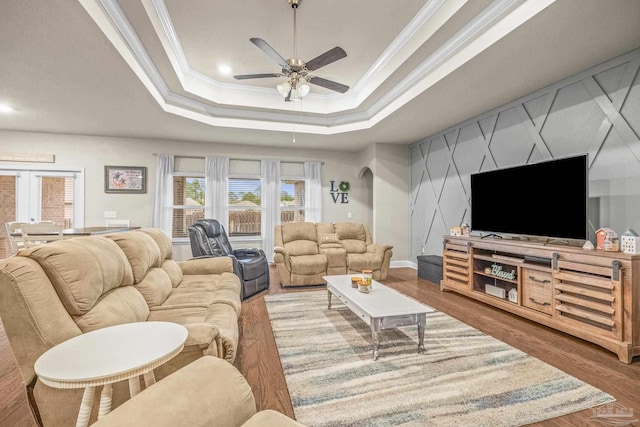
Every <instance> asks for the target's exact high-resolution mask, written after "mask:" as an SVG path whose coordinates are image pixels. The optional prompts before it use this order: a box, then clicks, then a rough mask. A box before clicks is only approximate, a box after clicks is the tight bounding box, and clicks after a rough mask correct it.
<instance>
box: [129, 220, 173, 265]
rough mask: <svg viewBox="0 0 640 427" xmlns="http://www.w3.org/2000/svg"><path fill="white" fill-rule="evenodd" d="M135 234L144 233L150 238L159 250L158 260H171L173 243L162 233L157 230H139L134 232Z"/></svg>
mask: <svg viewBox="0 0 640 427" xmlns="http://www.w3.org/2000/svg"><path fill="white" fill-rule="evenodd" d="M135 232H136V233H144V234H147V235H148V236H149V237H151V238H152V239H153V240H154V242H156V245H158V249H160V259H161V260H165V259H172V258H173V243H172V242H171V238H169V236H167V235H166V234H164V232H163V231H162V230H160V229H158V228H140V229H138V230H135Z"/></svg>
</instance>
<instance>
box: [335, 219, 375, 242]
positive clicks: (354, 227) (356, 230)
mask: <svg viewBox="0 0 640 427" xmlns="http://www.w3.org/2000/svg"><path fill="white" fill-rule="evenodd" d="M333 227H334V228H335V230H336V234H338V238H339V239H340V240H361V241H362V242H364V243H365V244H366V242H367V232H366V231H365V228H364V224H359V223H355V222H338V223H336V224H334V225H333Z"/></svg>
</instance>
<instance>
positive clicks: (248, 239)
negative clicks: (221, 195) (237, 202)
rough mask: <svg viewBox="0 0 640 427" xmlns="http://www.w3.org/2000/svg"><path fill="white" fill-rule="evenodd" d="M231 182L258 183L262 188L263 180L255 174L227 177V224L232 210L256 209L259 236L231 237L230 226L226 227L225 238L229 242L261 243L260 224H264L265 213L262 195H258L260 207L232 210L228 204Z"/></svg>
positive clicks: (262, 236)
mask: <svg viewBox="0 0 640 427" xmlns="http://www.w3.org/2000/svg"><path fill="white" fill-rule="evenodd" d="M232 180H247V181H250V180H251V181H258V182H259V185H260V187H261V188H262V187H264V178H263V177H262V176H261V175H256V174H252V173H229V175H228V176H227V224H229V223H230V221H229V219H230V215H231V211H232V210H237V211H240V210H255V209H258V210H259V211H260V234H258V235H244V236H237V235H232V234H231V230H230V228H231V226H230V225H228V228H229V229H228V230H226V231H227V237H228V238H229V241H231V242H234V241H235V242H251V241H254V242H257V241H259V242H262V241H263V240H264V235H263V234H262V231H263V230H262V228H263V227H262V224H263V223H264V212H265V201H264V198H263V197H262V194H261V195H260V205H256V206H257V207H254V206H236V207H233V208H232V205H231V203H230V202H229V193H231V181H232Z"/></svg>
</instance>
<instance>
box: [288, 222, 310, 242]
mask: <svg viewBox="0 0 640 427" xmlns="http://www.w3.org/2000/svg"><path fill="white" fill-rule="evenodd" d="M294 240H308V241H311V242H314V243H317V235H316V226H315V225H314V224H313V223H312V222H291V223H288V224H282V243H284V244H286V243H288V242H293V241H294Z"/></svg>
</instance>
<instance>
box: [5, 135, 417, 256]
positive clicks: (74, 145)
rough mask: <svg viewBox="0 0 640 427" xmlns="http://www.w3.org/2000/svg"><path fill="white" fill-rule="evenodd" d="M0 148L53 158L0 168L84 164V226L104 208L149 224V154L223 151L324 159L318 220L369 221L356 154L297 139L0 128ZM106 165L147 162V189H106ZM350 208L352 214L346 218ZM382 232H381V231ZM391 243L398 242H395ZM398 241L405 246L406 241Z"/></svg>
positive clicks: (98, 221)
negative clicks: (344, 196) (337, 189)
mask: <svg viewBox="0 0 640 427" xmlns="http://www.w3.org/2000/svg"><path fill="white" fill-rule="evenodd" d="M0 152H3V153H9V152H17V153H29V154H54V155H55V163H18V162H15V163H10V162H1V161H0V168H21V169H65V168H73V169H77V168H81V169H84V171H85V181H86V182H85V215H84V216H85V226H95V225H103V224H104V223H105V218H104V211H116V212H117V213H118V217H119V218H129V219H130V220H131V222H132V224H133V225H136V226H141V227H149V226H151V219H152V209H153V193H154V189H155V173H156V157H154V156H153V154H154V153H168V154H175V155H181V156H205V155H225V156H229V157H231V158H242V159H267V158H268V159H279V160H287V161H305V160H314V161H322V162H324V166H323V169H322V191H323V200H322V205H323V221H325V222H339V221H353V222H362V223H368V222H369V218H370V216H371V215H370V200H369V195H368V190H367V187H366V183H365V181H364V180H362V179H358V172H359V170H360V164H359V160H358V159H359V154H357V153H349V152H336V151H323V150H305V149H304V148H303V147H301V144H297V145H293V144H292V146H291V148H290V149H284V148H265V147H257V146H245V145H231V144H210V143H199V142H180V141H169V140H151V139H135V138H113V137H97V136H82V135H64V134H50V133H31V132H16V131H2V130H0ZM406 158H407V157H405V160H404V163H405V165H404V169H403V173H405V174H406V173H407V172H406V163H407V161H406ZM105 165H116V166H146V167H147V179H148V180H147V193H146V194H106V193H105V192H104V166H105ZM331 180H334V181H336V184H337V183H339V182H340V181H348V182H349V183H350V185H351V189H350V191H349V196H348V200H349V202H348V203H346V204H342V203H340V202H338V203H334V201H333V199H332V198H331V195H330V193H329V190H330V183H329V182H330V181H331ZM406 191H407V190H405V193H406ZM380 197H382V196H380ZM405 197H406V195H405ZM395 204H396V205H397V206H396V207H405V206H407V202H406V201H405V202H403V203H395ZM405 210H406V209H405ZM349 213H350V214H351V217H349ZM406 222H407V217H406V215H405V216H404V217H402V223H403V224H406ZM369 225H370V224H369ZM381 237H384V235H383V236H381ZM396 245H398V244H397V243H396ZM402 245H405V246H406V240H405V241H404V242H403V243H402ZM183 249H187V251H186V252H184V251H183V252H181V251H180V250H177V251H176V258H177V259H181V258H183V257H184V256H188V255H189V254H188V253H187V252H189V250H188V247H187V248H183ZM185 254H186V255H185ZM394 258H396V256H394ZM403 259H404V258H403Z"/></svg>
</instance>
